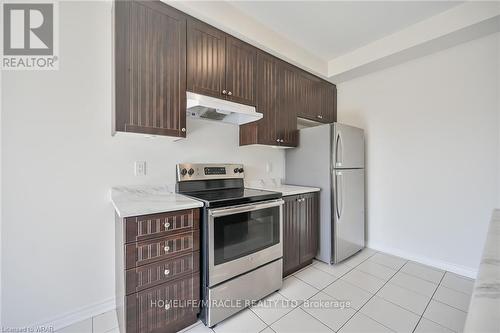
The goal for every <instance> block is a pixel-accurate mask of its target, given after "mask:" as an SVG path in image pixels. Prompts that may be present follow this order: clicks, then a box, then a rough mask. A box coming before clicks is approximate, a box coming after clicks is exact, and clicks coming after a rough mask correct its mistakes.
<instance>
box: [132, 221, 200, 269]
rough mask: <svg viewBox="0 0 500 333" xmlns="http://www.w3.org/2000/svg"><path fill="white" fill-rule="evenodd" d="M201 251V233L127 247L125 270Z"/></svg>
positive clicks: (191, 233)
mask: <svg viewBox="0 0 500 333" xmlns="http://www.w3.org/2000/svg"><path fill="white" fill-rule="evenodd" d="M199 249H200V232H199V230H197V231H191V232H184V233H180V234H175V235H172V236H169V237H164V238H160V239H158V238H155V239H153V240H147V241H143V242H138V243H131V244H126V245H125V256H126V258H125V262H126V265H125V268H133V267H138V266H141V265H146V264H150V263H152V262H155V261H159V260H163V259H171V258H173V257H177V256H179V255H182V254H187V253H190V252H193V251H198V250H199Z"/></svg>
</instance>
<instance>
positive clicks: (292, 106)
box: [276, 63, 300, 147]
mask: <svg viewBox="0 0 500 333" xmlns="http://www.w3.org/2000/svg"><path fill="white" fill-rule="evenodd" d="M299 84H300V81H299V74H298V72H297V70H296V69H295V68H293V67H291V66H290V65H288V64H285V63H283V65H282V70H281V80H280V88H281V89H280V98H281V105H280V108H279V112H278V118H277V121H276V127H277V129H276V131H277V133H278V138H279V139H280V145H282V146H288V147H297V145H298V130H297V107H298V105H299V103H300V99H299V89H300V85H299Z"/></svg>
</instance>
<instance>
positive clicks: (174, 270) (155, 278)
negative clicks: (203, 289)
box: [125, 251, 200, 295]
mask: <svg viewBox="0 0 500 333" xmlns="http://www.w3.org/2000/svg"><path fill="white" fill-rule="evenodd" d="M199 254H200V253H199V252H198V251H197V252H193V253H189V254H186V255H183V256H180V257H176V258H174V259H169V260H163V261H159V262H155V263H152V264H149V265H144V266H140V267H137V268H132V269H129V270H127V271H126V272H125V285H126V288H127V290H126V294H127V295H128V294H132V293H135V292H138V291H141V290H144V289H147V288H150V287H153V286H155V285H158V284H161V283H165V282H168V281H172V280H174V279H176V278H178V277H180V276H185V275H187V274H190V273H195V272H198V271H199V269H200V256H199Z"/></svg>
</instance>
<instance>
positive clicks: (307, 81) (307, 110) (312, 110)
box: [297, 71, 320, 121]
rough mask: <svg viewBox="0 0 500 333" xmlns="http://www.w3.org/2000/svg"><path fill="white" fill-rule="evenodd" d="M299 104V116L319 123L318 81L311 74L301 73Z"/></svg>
mask: <svg viewBox="0 0 500 333" xmlns="http://www.w3.org/2000/svg"><path fill="white" fill-rule="evenodd" d="M299 96H300V98H299V103H298V104H297V115H298V116H299V117H302V118H306V119H311V120H315V121H318V114H319V105H320V103H319V101H318V96H319V93H318V79H317V78H316V77H314V76H312V75H310V74H309V73H306V72H303V71H299Z"/></svg>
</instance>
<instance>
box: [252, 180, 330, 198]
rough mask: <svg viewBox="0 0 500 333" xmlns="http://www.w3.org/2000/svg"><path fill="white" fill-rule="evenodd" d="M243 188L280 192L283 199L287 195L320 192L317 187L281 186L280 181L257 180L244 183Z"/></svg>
mask: <svg viewBox="0 0 500 333" xmlns="http://www.w3.org/2000/svg"><path fill="white" fill-rule="evenodd" d="M245 187H248V188H255V189H259V190H267V191H274V192H281V194H282V195H283V196H284V197H286V196H289V195H297V194H304V193H310V192H318V191H320V190H321V189H319V188H317V187H308V186H296V185H287V184H282V183H281V180H280V179H259V180H251V181H246V182H245Z"/></svg>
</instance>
